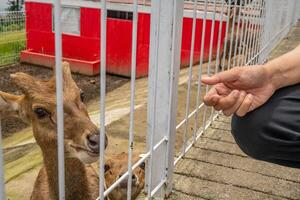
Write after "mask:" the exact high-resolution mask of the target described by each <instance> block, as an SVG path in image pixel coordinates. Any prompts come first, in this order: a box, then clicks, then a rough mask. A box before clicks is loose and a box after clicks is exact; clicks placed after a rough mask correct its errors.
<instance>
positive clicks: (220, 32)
mask: <svg viewBox="0 0 300 200" xmlns="http://www.w3.org/2000/svg"><path fill="white" fill-rule="evenodd" d="M223 15H224V0H222V7H221V18H220V24H219V33H218V46H217V58H216V68H215V73H217V72H218V68H219V65H220V48H221V36H222V28H223Z"/></svg>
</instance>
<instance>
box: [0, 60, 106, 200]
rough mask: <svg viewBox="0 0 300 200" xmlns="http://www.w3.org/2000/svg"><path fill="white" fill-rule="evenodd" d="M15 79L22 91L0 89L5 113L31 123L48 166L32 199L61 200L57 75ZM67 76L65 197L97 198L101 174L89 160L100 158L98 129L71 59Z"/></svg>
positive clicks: (0, 108) (0, 105)
mask: <svg viewBox="0 0 300 200" xmlns="http://www.w3.org/2000/svg"><path fill="white" fill-rule="evenodd" d="M11 79H12V80H13V82H14V83H15V84H16V85H17V86H18V87H19V88H20V89H21V91H22V92H23V95H20V96H17V95H12V94H8V93H4V92H0V116H2V117H4V116H5V117H18V118H21V119H22V120H24V121H26V122H28V123H31V124H32V128H33V134H34V137H35V139H36V142H37V144H38V145H39V146H40V148H41V150H42V155H43V161H44V163H43V167H42V169H41V170H40V172H39V174H38V177H37V179H36V181H35V184H34V189H33V192H32V195H31V199H32V200H57V199H58V168H57V166H58V161H57V131H56V124H57V118H56V93H55V91H56V86H55V76H54V77H52V78H51V79H50V80H48V81H42V80H37V79H36V78H34V77H32V76H30V75H27V74H24V73H16V74H12V75H11ZM63 80H64V81H63V90H64V99H63V107H64V148H65V195H66V199H67V200H74V199H80V200H92V199H93V200H95V199H96V198H97V197H98V193H99V192H98V185H99V183H98V179H99V178H98V175H97V173H96V172H95V171H94V169H93V168H92V167H91V166H90V163H92V162H95V161H97V160H98V156H99V137H100V136H99V129H98V128H97V126H96V125H95V124H93V123H92V121H91V120H90V118H89V115H88V112H87V109H86V106H85V104H84V103H83V101H82V93H81V90H80V89H79V88H78V87H77V85H76V83H75V82H74V80H73V79H72V75H71V72H70V67H69V64H68V63H66V62H64V63H63ZM106 141H107V140H106ZM106 145H107V143H106ZM106 145H105V146H106Z"/></svg>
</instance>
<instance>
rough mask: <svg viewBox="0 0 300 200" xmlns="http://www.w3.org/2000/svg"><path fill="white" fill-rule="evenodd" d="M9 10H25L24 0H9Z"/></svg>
mask: <svg viewBox="0 0 300 200" xmlns="http://www.w3.org/2000/svg"><path fill="white" fill-rule="evenodd" d="M7 4H8V8H7V9H6V10H7V11H21V10H23V6H24V0H7Z"/></svg>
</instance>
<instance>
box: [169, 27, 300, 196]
mask: <svg viewBox="0 0 300 200" xmlns="http://www.w3.org/2000/svg"><path fill="white" fill-rule="evenodd" d="M298 44H300V23H298V26H297V27H295V28H293V30H292V31H291V32H290V33H289V34H288V36H287V37H286V38H285V39H283V40H282V41H281V42H280V44H279V45H278V46H277V47H276V48H275V49H274V51H273V52H272V55H271V56H270V59H272V58H274V57H277V56H278V55H281V54H283V53H285V52H287V51H289V50H291V49H293V48H295V47H296V46H297V45H298ZM174 179H175V180H174V193H173V195H171V197H170V199H186V200H187V199H217V200H219V199H230V200H242V199H243V200H255V199H259V200H260V199H272V200H273V199H292V200H296V199H300V170H298V169H292V168H286V167H282V166H278V165H275V164H270V163H266V162H262V161H256V160H254V159H252V158H249V157H248V156H246V155H245V154H244V153H243V152H241V150H240V149H239V148H238V146H237V145H236V143H235V141H234V139H233V137H232V136H231V133H230V118H227V117H225V116H220V117H219V118H218V119H217V120H216V121H215V122H214V123H213V124H212V125H211V127H210V128H209V129H208V130H207V131H206V133H205V134H204V135H203V136H202V137H201V138H200V139H199V140H198V142H197V143H196V145H195V147H193V148H192V149H191V150H190V151H189V152H188V153H187V155H186V157H185V158H184V159H182V160H181V161H179V163H178V164H177V166H176V168H175V175H174Z"/></svg>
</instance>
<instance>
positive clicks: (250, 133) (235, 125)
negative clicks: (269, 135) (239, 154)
mask: <svg viewBox="0 0 300 200" xmlns="http://www.w3.org/2000/svg"><path fill="white" fill-rule="evenodd" d="M258 115H259V113H255V112H252V113H249V114H247V115H246V116H245V117H238V116H233V117H232V123H231V132H232V135H233V137H234V139H235V141H236V143H237V144H238V146H239V147H240V149H241V150H242V151H243V152H244V153H245V154H247V155H248V156H250V157H252V158H254V159H257V160H266V159H267V157H268V155H269V154H270V152H269V150H268V148H266V143H265V139H264V136H263V135H264V132H263V130H264V128H265V127H264V126H265V124H266V123H262V122H263V121H262V120H260V117H259V116H258Z"/></svg>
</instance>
